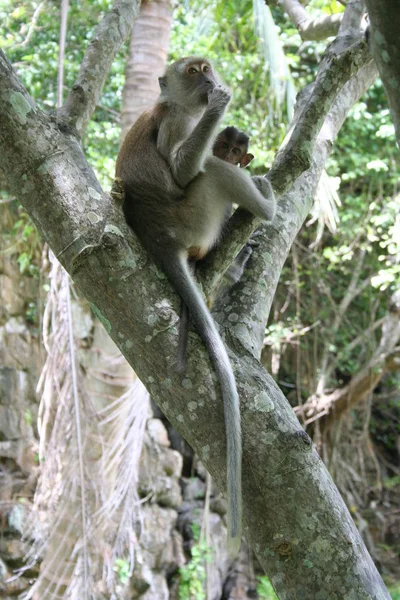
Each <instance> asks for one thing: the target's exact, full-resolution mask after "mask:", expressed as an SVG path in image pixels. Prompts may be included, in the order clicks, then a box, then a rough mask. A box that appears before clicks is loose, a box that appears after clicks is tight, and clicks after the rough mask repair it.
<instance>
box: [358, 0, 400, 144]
mask: <svg viewBox="0 0 400 600" xmlns="http://www.w3.org/2000/svg"><path fill="white" fill-rule="evenodd" d="M366 5H367V8H368V14H369V18H370V21H371V33H370V36H369V37H370V40H371V49H372V54H373V56H374V59H375V61H376V65H377V67H378V70H379V74H380V76H381V78H382V82H383V85H384V88H385V92H386V96H387V99H388V103H389V107H390V112H391V115H392V119H393V123H394V127H395V130H396V138H397V144H398V146H399V147H400V35H399V31H400V11H399V3H398V2H397V1H396V0H381V2H374V0H366Z"/></svg>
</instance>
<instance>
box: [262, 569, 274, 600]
mask: <svg viewBox="0 0 400 600" xmlns="http://www.w3.org/2000/svg"><path fill="white" fill-rule="evenodd" d="M257 579H258V585H257V594H258V597H259V598H260V600H278V597H277V595H276V594H275V592H274V588H273V587H272V585H271V583H270V581H269V579H268V577H267V576H266V575H261V576H260V577H258V578H257Z"/></svg>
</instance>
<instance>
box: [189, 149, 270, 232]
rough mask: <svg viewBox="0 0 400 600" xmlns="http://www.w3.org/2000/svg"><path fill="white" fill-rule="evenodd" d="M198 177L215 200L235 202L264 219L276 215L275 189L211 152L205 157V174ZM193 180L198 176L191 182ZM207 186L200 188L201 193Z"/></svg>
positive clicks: (263, 180)
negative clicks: (212, 154) (210, 154)
mask: <svg viewBox="0 0 400 600" xmlns="http://www.w3.org/2000/svg"><path fill="white" fill-rule="evenodd" d="M198 181H199V185H201V186H205V188H206V190H209V191H208V193H210V192H212V193H214V196H215V197H216V201H222V202H227V203H228V202H232V203H235V204H238V205H239V206H241V207H243V208H245V209H246V210H248V211H250V212H251V213H252V214H253V215H254V216H256V217H260V218H261V219H264V220H266V221H271V220H272V219H273V218H274V216H275V210H276V201H275V196H274V192H273V190H272V187H271V184H270V183H269V181H268V179H266V178H265V177H255V178H254V179H252V178H251V177H249V175H248V173H245V172H244V171H243V170H241V169H237V168H236V167H234V166H233V165H230V164H228V163H226V162H223V161H221V160H219V159H218V158H215V157H214V156H211V157H209V158H208V159H207V161H206V165H205V174H204V175H203V176H202V177H199V178H198ZM196 184H197V180H195V181H194V182H193V186H195V185H196ZM206 190H204V189H203V193H204V192H205V191H206Z"/></svg>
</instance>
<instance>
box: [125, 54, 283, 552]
mask: <svg viewBox="0 0 400 600" xmlns="http://www.w3.org/2000/svg"><path fill="white" fill-rule="evenodd" d="M159 85H160V90H161V93H160V96H159V98H158V101H157V102H156V104H155V106H153V107H152V108H150V109H148V110H147V111H145V112H144V113H143V114H142V115H141V116H140V117H139V119H138V120H137V121H136V123H135V124H134V125H133V127H132V128H131V129H130V131H129V132H128V134H127V136H126V137H125V140H124V142H123V144H122V146H121V149H120V152H119V154H118V157H117V162H116V173H115V174H116V177H120V178H121V180H122V183H123V188H124V195H125V199H124V203H123V212H124V215H125V219H126V221H127V223H128V225H129V226H130V227H131V228H132V229H133V230H134V232H135V233H136V234H137V236H138V238H139V240H140V241H141V243H142V245H143V246H144V247H145V249H146V250H147V251H148V252H149V254H150V255H151V257H152V258H153V260H154V261H155V263H156V264H157V265H158V266H159V267H160V268H161V269H162V270H163V271H164V273H165V274H166V276H167V278H168V279H169V280H170V282H171V284H172V285H173V287H174V288H175V290H176V291H177V293H178V294H179V296H180V298H181V300H182V301H183V302H184V303H185V304H186V306H187V307H188V309H189V314H190V317H191V319H192V321H193V323H194V326H195V328H196V330H197V333H198V334H199V335H200V337H201V339H202V340H203V342H204V344H205V346H206V348H207V350H208V353H209V356H210V359H211V361H212V364H213V367H214V369H215V371H216V373H217V376H218V380H219V384H220V388H221V394H222V398H223V405H224V417H225V427H226V443H227V491H228V550H229V554H230V556H231V557H234V556H236V554H237V552H238V551H239V547H240V541H241V521H242V497H241V455H242V451H241V427H240V410H239V396H238V392H237V389H236V383H235V378H234V375H233V370H232V366H231V364H230V361H229V357H228V353H227V350H226V348H225V346H224V343H223V341H222V339H221V337H220V335H219V333H218V330H217V327H216V325H215V322H214V320H213V318H212V316H211V314H210V313H209V311H208V309H207V306H206V303H205V301H204V299H203V297H202V295H201V293H200V290H199V289H198V287H197V285H196V282H195V280H194V278H193V276H192V274H191V271H190V267H189V264H188V261H189V259H196V260H198V259H200V258H202V257H203V256H205V255H206V254H207V252H208V250H209V249H210V248H211V247H212V246H213V245H214V244H215V242H216V240H217V239H218V235H219V233H220V229H221V223H223V221H224V218H225V215H226V212H227V207H228V206H229V205H230V204H231V203H236V204H238V205H239V206H242V207H243V208H245V209H247V210H249V211H250V212H251V213H253V214H254V215H255V216H256V217H259V218H260V219H263V220H272V219H273V217H274V215H275V210H276V202H275V197H274V193H273V191H272V187H271V184H270V183H269V181H268V180H267V179H266V178H264V177H253V178H251V177H250V176H249V175H248V174H246V173H245V171H243V170H242V169H237V168H236V167H235V166H234V165H232V164H229V163H226V162H224V161H222V160H220V159H219V158H218V157H216V156H212V153H211V148H212V144H213V140H214V139H215V136H216V131H217V129H218V125H219V123H220V121H221V119H222V117H223V115H224V113H225V110H226V108H227V105H228V103H229V101H230V99H231V94H230V91H229V90H228V89H227V88H226V87H225V86H224V85H223V84H222V82H221V80H220V77H219V75H218V73H217V72H216V71H215V70H214V68H213V66H212V64H211V62H210V61H208V60H207V59H205V58H202V57H198V56H190V57H185V58H181V59H180V60H178V61H176V62H174V63H172V64H171V65H169V66H168V67H167V69H166V71H165V74H164V75H163V76H162V77H160V78H159Z"/></svg>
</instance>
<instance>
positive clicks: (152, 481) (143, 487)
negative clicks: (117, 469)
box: [138, 434, 182, 508]
mask: <svg viewBox="0 0 400 600" xmlns="http://www.w3.org/2000/svg"><path fill="white" fill-rule="evenodd" d="M181 471H182V457H181V455H180V454H179V453H178V452H176V451H175V450H170V449H169V448H166V447H165V446H162V445H159V444H155V443H154V441H153V440H152V439H151V438H150V436H149V435H148V434H146V435H145V439H144V445H143V450H142V455H141V458H140V462H139V484H138V489H139V494H140V496H141V497H142V498H144V497H146V496H152V498H153V499H154V500H156V501H157V502H158V503H159V504H161V505H162V506H166V507H170V508H178V507H179V506H180V505H181V502H182V496H181V489H180V485H179V477H180V475H181Z"/></svg>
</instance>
